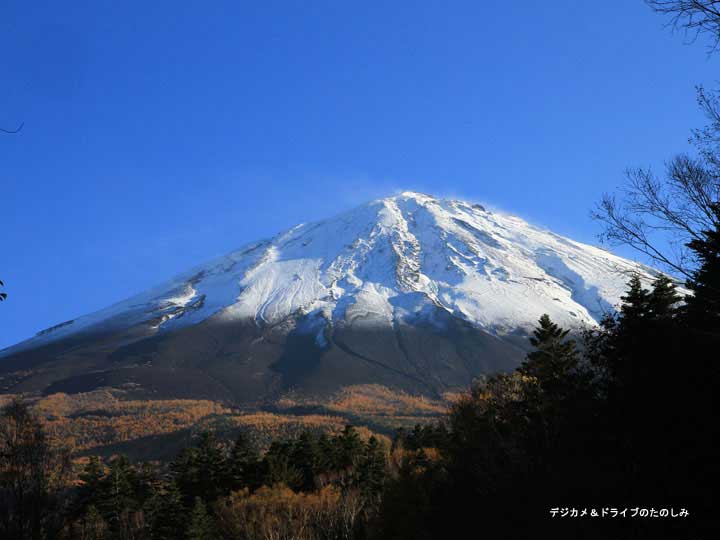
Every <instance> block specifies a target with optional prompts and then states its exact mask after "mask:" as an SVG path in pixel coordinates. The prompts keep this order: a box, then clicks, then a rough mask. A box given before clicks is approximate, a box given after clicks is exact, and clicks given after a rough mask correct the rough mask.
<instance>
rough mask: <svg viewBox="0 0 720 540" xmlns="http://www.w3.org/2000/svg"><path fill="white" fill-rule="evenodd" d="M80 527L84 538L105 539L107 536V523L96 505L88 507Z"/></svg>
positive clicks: (91, 539)
mask: <svg viewBox="0 0 720 540" xmlns="http://www.w3.org/2000/svg"><path fill="white" fill-rule="evenodd" d="M80 527H81V530H82V533H81V534H82V536H81V537H82V538H83V540H104V539H105V538H106V537H107V528H108V527H107V523H106V522H105V520H104V519H103V517H102V515H101V514H100V512H99V511H98V509H97V507H96V506H95V505H92V504H91V505H90V506H88V507H87V511H86V512H85V515H84V516H83V518H82V520H81V523H80Z"/></svg>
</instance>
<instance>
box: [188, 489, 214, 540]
mask: <svg viewBox="0 0 720 540" xmlns="http://www.w3.org/2000/svg"><path fill="white" fill-rule="evenodd" d="M186 538H187V540H214V539H215V536H214V534H213V521H212V519H211V517H210V516H209V515H208V512H207V508H206V507H205V504H204V503H203V501H202V499H201V498H200V497H196V498H195V505H194V506H193V509H192V513H191V514H190V524H189V526H188V530H187V536H186Z"/></svg>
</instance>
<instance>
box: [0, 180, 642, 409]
mask: <svg viewBox="0 0 720 540" xmlns="http://www.w3.org/2000/svg"><path fill="white" fill-rule="evenodd" d="M632 272H638V273H640V274H641V275H642V276H643V277H644V278H646V279H650V278H651V277H652V276H653V275H654V274H656V272H655V271H653V270H652V269H650V268H648V267H645V266H642V265H639V264H637V263H634V262H631V261H628V260H625V259H622V258H619V257H616V256H614V255H612V254H610V253H608V252H607V251H605V250H602V249H598V248H595V247H592V246H589V245H585V244H581V243H578V242H575V241H572V240H569V239H567V238H564V237H562V236H559V235H557V234H554V233H552V232H549V231H546V230H543V229H540V228H538V227H535V226H533V225H530V224H528V223H527V222H525V221H523V220H522V219H519V218H517V217H513V216H509V215H505V214H501V213H497V212H490V211H488V210H486V209H485V208H484V207H482V206H480V205H477V204H471V203H467V202H463V201H459V200H444V199H437V198H433V197H430V196H427V195H423V194H419V193H414V192H406V193H403V194H401V195H398V196H395V197H390V198H386V199H381V200H376V201H373V202H371V203H368V204H365V205H363V206H360V207H358V208H356V209H354V210H351V211H349V212H346V213H344V214H341V215H339V216H337V217H334V218H331V219H328V220H325V221H318V222H315V223H307V224H302V225H298V226H297V227H294V228H292V229H290V230H289V231H287V232H284V233H282V234H279V235H278V236H276V237H275V238H273V239H270V240H265V241H260V242H257V243H253V244H250V245H247V246H245V247H243V248H241V249H239V250H237V251H235V252H233V253H230V254H229V255H227V256H225V257H223V258H221V259H218V260H215V261H213V262H211V263H208V264H205V265H203V266H201V267H198V268H196V269H194V270H192V271H189V272H187V273H186V274H183V275H181V276H179V277H177V278H176V279H174V280H172V281H170V282H168V283H165V284H163V285H160V286H159V287H156V288H154V289H152V290H150V291H148V292H146V293H143V294H140V295H138V296H135V297H133V298H130V299H128V300H125V301H123V302H120V303H118V304H115V305H113V306H111V307H109V308H107V309H104V310H102V311H99V312H97V313H93V314H91V315H86V316H84V317H79V318H77V319H75V320H72V321H66V322H64V323H61V324H58V325H56V326H54V327H52V328H48V329H47V330H43V331H41V332H39V333H38V334H37V335H36V336H35V337H33V338H32V339H29V340H27V341H24V342H22V343H19V344H18V345H15V346H13V347H10V348H8V349H5V350H4V351H2V352H0V356H1V357H0V391H2V392H11V393H17V392H42V393H52V392H59V391H62V392H66V393H74V392H83V391H89V390H93V389H95V388H99V387H105V386H110V387H121V388H124V389H126V390H129V391H131V392H133V393H134V394H137V395H138V396H145V397H156V398H157V397H175V398H183V397H189V398H211V399H223V400H228V401H234V402H236V403H246V404H252V403H260V402H265V401H268V400H272V399H275V398H277V397H278V396H280V395H283V394H287V393H294V394H298V395H323V394H329V393H332V392H334V391H336V390H338V389H339V388H342V387H344V386H348V385H353V384H367V383H375V384H383V385H386V386H389V387H395V388H400V389H403V390H407V391H410V392H416V393H426V394H428V395H438V394H440V393H442V392H443V391H446V390H450V389H454V388H457V387H463V386H466V385H467V384H468V383H469V382H470V381H471V380H472V378H473V377H476V376H478V375H480V374H483V373H491V372H495V371H498V370H509V369H512V368H514V367H515V366H516V365H517V363H518V362H519V361H520V360H521V359H522V357H523V355H524V353H525V350H524V348H525V347H526V336H527V334H528V332H529V331H530V330H531V328H532V327H533V326H534V324H535V322H536V321H537V319H538V317H539V316H540V315H541V314H542V313H548V314H549V315H550V316H551V317H552V318H553V319H554V320H555V321H557V322H559V323H560V324H562V325H564V326H568V327H573V328H579V327H582V326H583V325H592V324H596V322H597V321H598V320H599V318H600V317H601V316H602V315H603V314H604V313H606V312H608V311H611V310H612V309H613V307H614V306H615V305H617V303H618V302H619V299H620V296H621V294H622V293H623V291H624V288H625V284H626V282H627V280H628V275H629V274H630V273H632Z"/></svg>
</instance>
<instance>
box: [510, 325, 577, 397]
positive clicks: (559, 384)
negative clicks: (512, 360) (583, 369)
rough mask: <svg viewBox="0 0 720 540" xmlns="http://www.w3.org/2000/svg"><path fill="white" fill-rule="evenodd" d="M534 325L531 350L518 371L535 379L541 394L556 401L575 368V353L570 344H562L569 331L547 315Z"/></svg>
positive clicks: (572, 342) (567, 342)
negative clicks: (541, 391)
mask: <svg viewBox="0 0 720 540" xmlns="http://www.w3.org/2000/svg"><path fill="white" fill-rule="evenodd" d="M538 323H539V326H538V327H537V328H536V329H535V330H534V332H533V337H531V338H530V343H532V345H533V346H534V347H535V350H534V351H532V352H530V353H528V355H527V358H526V359H525V361H524V362H523V363H522V365H521V366H520V368H519V371H520V372H521V373H522V374H524V375H528V376H531V377H535V378H536V379H537V380H538V382H539V384H540V387H541V388H542V389H543V390H544V391H546V392H548V393H550V394H553V395H555V396H558V397H559V395H560V394H559V393H560V392H563V391H565V390H567V389H566V388H564V387H565V386H566V385H567V383H568V378H569V377H570V376H572V375H573V373H574V370H575V369H576V368H577V366H578V351H577V349H576V347H575V342H574V341H573V340H566V337H567V334H568V332H569V330H563V329H562V328H560V327H559V326H558V325H557V324H555V323H554V322H552V320H550V317H549V316H548V315H547V314H544V315H542V316H541V317H540V320H539V321H538Z"/></svg>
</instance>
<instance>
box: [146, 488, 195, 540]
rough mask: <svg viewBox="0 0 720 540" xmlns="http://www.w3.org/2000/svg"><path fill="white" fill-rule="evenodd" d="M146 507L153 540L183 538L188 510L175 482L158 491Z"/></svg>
mask: <svg viewBox="0 0 720 540" xmlns="http://www.w3.org/2000/svg"><path fill="white" fill-rule="evenodd" d="M146 506H147V522H148V528H149V533H150V539H151V540H177V539H179V538H182V537H183V532H184V529H185V526H186V524H187V520H186V509H185V507H184V506H183V503H182V494H181V493H180V490H179V489H178V486H177V484H175V482H171V483H170V484H168V485H166V486H163V487H161V488H160V489H159V490H158V491H156V492H155V493H154V494H153V497H152V498H151V499H150V500H149V501H148V503H147V505H146Z"/></svg>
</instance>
